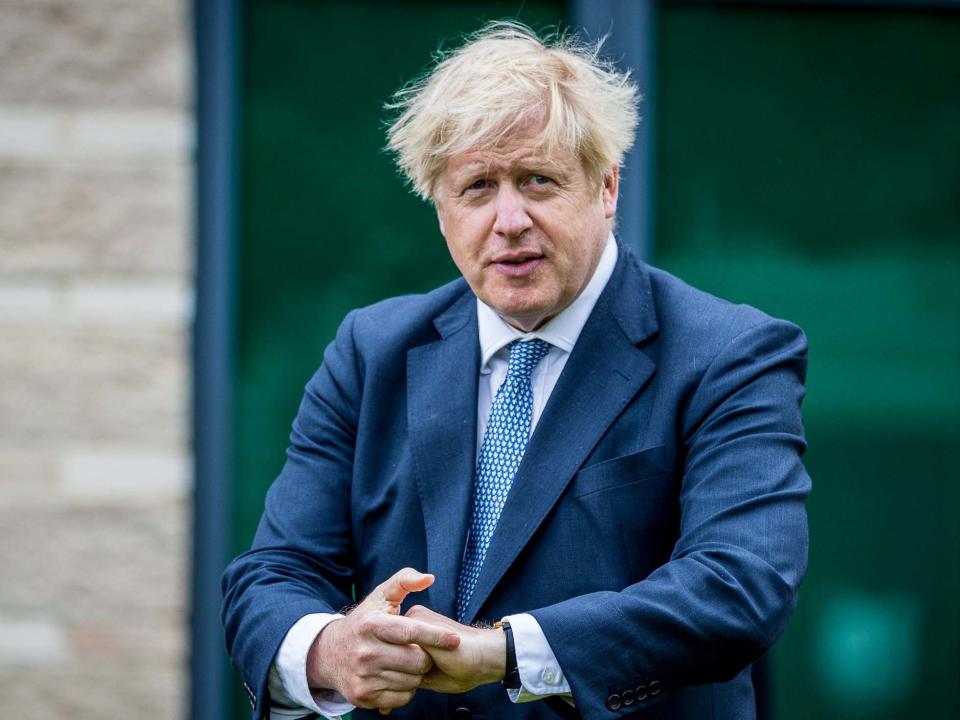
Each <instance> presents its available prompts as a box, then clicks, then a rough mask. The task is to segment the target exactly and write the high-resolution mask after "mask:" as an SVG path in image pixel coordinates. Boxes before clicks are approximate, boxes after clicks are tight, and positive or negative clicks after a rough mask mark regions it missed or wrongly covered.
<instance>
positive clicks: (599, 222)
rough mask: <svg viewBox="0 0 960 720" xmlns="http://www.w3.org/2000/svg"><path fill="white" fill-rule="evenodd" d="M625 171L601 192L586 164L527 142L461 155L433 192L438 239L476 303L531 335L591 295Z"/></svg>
mask: <svg viewBox="0 0 960 720" xmlns="http://www.w3.org/2000/svg"><path fill="white" fill-rule="evenodd" d="M617 181H618V169H617V167H616V166H614V167H613V168H611V169H610V171H609V172H608V173H607V175H606V177H605V178H604V180H603V183H602V185H601V186H599V187H598V186H597V184H596V183H595V182H594V181H592V180H591V179H590V178H588V177H587V174H586V172H585V171H584V168H583V166H582V164H581V163H580V161H579V159H578V158H576V157H574V156H572V155H567V154H557V153H554V154H553V155H551V156H550V157H547V156H545V155H544V154H542V153H541V152H540V151H538V149H537V147H536V146H535V144H534V143H533V141H532V140H530V139H526V138H525V139H522V140H520V141H518V142H516V143H513V144H508V145H507V146H506V147H503V148H496V149H490V150H478V151H475V152H467V153H463V154H461V155H456V156H454V157H452V158H451V159H450V160H448V161H447V164H446V166H445V167H444V169H443V172H441V174H440V176H439V177H438V178H437V182H436V184H435V185H434V198H433V199H434V203H435V204H436V207H437V215H438V216H439V219H440V232H441V233H443V236H444V237H445V238H446V240H447V247H448V248H449V250H450V255H451V256H452V257H453V261H454V263H456V265H457V267H458V268H459V269H460V272H461V273H462V274H463V277H464V278H465V279H466V281H467V283H468V284H469V285H470V287H471V289H472V290H473V292H474V293H476V295H477V297H479V298H480V299H481V300H482V301H483V302H485V303H486V304H487V305H489V306H490V307H492V308H493V309H494V310H496V311H497V312H498V313H499V314H500V316H501V317H503V319H504V320H506V321H507V322H508V323H510V324H511V325H513V326H514V327H516V328H518V329H520V330H523V331H531V330H535V329H537V328H539V327H541V326H542V325H543V324H544V323H546V322H548V321H549V320H550V319H551V318H553V317H554V316H556V315H557V313H559V312H560V311H561V310H563V309H564V308H566V307H567V306H568V305H569V304H570V303H571V302H573V301H574V299H575V298H576V297H577V295H579V294H580V292H581V291H582V290H583V288H584V287H586V285H587V282H589V280H590V277H591V275H593V271H594V269H595V268H596V267H597V263H598V262H599V261H600V255H601V254H602V253H603V247H604V244H605V243H606V240H607V236H608V235H609V233H610V229H611V227H612V224H613V216H614V213H615V212H616V208H617Z"/></svg>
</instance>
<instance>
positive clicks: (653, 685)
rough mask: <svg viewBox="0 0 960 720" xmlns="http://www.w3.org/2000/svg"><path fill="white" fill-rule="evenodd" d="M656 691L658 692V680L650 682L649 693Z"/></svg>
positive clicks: (655, 692)
mask: <svg viewBox="0 0 960 720" xmlns="http://www.w3.org/2000/svg"><path fill="white" fill-rule="evenodd" d="M658 692H660V681H659V680H654V681H653V682H652V683H650V694H651V695H656V694H657V693H658Z"/></svg>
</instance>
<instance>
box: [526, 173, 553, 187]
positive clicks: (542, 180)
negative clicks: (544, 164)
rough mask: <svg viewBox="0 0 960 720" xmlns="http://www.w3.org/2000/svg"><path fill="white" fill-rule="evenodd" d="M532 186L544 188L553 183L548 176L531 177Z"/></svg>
mask: <svg viewBox="0 0 960 720" xmlns="http://www.w3.org/2000/svg"><path fill="white" fill-rule="evenodd" d="M528 182H529V183H530V184H531V185H535V186H538V187H542V186H544V185H549V184H550V183H552V182H553V180H552V179H550V178H549V177H547V176H546V175H531V176H530V180H529V181H528Z"/></svg>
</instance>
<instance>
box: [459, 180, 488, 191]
mask: <svg viewBox="0 0 960 720" xmlns="http://www.w3.org/2000/svg"><path fill="white" fill-rule="evenodd" d="M489 184H490V183H488V182H487V181H486V179H484V178H480V179H479V180H474V181H473V182H472V183H470V184H469V185H467V186H466V187H465V188H464V192H467V191H470V190H484V189H486V188H487V187H488V186H489Z"/></svg>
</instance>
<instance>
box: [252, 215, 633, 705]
mask: <svg viewBox="0 0 960 720" xmlns="http://www.w3.org/2000/svg"><path fill="white" fill-rule="evenodd" d="M616 264H617V244H616V241H615V240H614V239H613V235H612V234H611V235H610V236H609V237H608V238H607V243H606V245H605V246H604V249H603V253H602V255H601V256H600V262H599V263H598V264H597V269H596V270H595V271H594V273H593V276H592V277H591V278H590V282H588V283H587V286H586V287H585V288H584V289H583V292H581V293H580V294H579V295H578V296H577V297H576V298H575V299H574V301H573V302H572V303H570V305H569V306H568V307H567V308H566V309H564V310H563V312H561V313H560V314H559V315H557V316H556V317H555V318H553V319H552V320H551V321H550V322H548V323H547V324H546V325H544V326H543V327H542V328H540V329H539V330H535V331H534V332H530V333H524V332H521V331H519V330H517V329H516V328H514V327H512V326H511V325H509V324H507V323H506V322H504V320H503V319H502V318H501V317H500V316H499V315H498V314H497V312H496V311H495V310H494V309H493V308H491V307H489V306H488V305H485V304H484V303H483V302H481V301H480V300H479V299H478V300H477V325H478V331H479V339H480V352H481V359H480V377H479V380H478V383H479V384H478V388H477V390H478V392H477V452H478V453H479V448H480V445H481V443H482V441H483V433H484V431H485V430H486V427H487V419H488V418H489V416H490V406H491V404H492V403H493V398H494V396H495V395H496V392H497V390H498V389H499V387H500V385H501V384H502V383H503V381H504V378H506V375H507V365H508V361H509V356H510V351H509V348H508V346H509V345H510V343H512V342H513V341H514V340H530V339H534V338H538V339H540V340H545V341H546V342H548V343H550V345H551V348H550V351H549V352H548V353H547V355H546V356H545V357H544V358H543V360H541V361H540V363H539V364H538V365H537V367H536V368H535V369H534V371H533V375H532V376H531V378H530V384H531V387H532V389H533V418H532V421H531V425H530V432H531V435H532V434H533V432H534V431H535V430H536V427H537V422H538V421H539V420H540V416H541V414H542V413H543V408H544V407H545V406H546V404H547V401H548V400H549V399H550V395H551V393H552V392H553V388H554V386H555V385H556V384H557V380H558V379H559V377H560V373H561V372H562V371H563V368H564V366H565V365H566V364H567V358H569V357H570V353H571V351H572V350H573V346H574V345H576V343H577V338H579V337H580V332H581V331H582V330H583V326H584V325H585V324H586V322H587V318H589V317H590V313H591V312H593V306H594V305H595V304H596V302H597V299H598V298H599V297H600V293H602V292H603V289H604V288H605V287H606V285H607V281H608V280H609V279H610V276H611V275H612V274H613V268H614V266H615V265H616ZM341 617H343V616H342V615H339V614H332V613H314V614H311V615H305V616H304V617H302V618H300V620H298V621H297V622H296V623H295V624H294V625H293V627H291V628H290V630H289V631H288V632H287V634H286V636H285V637H284V639H283V643H281V645H280V650H279V651H278V652H277V657H276V659H275V661H274V665H273V666H272V667H271V669H270V678H269V686H270V694H271V698H272V701H273V706H272V707H271V712H270V718H271V720H285V719H286V718H296V717H301V716H302V715H303V714H304V713H305V712H315V713H319V714H320V715H322V716H323V717H325V718H328V720H337V719H338V718H339V717H340V716H341V715H343V714H345V713H347V712H349V711H351V710H352V709H353V706H352V705H351V704H350V703H348V702H347V701H346V700H345V699H344V698H343V696H342V695H340V694H339V693H337V692H334V691H314V692H311V690H310V688H309V686H308V684H307V655H308V653H309V651H310V647H311V646H312V645H313V641H314V639H316V637H317V635H319V634H320V631H321V630H323V628H324V627H326V626H327V623H329V622H331V621H333V620H337V619H339V618H341ZM504 620H509V621H510V626H511V628H512V629H513V639H514V645H515V646H516V651H517V667H518V669H519V671H520V682H521V684H522V687H521V688H519V689H516V690H509V691H508V693H509V695H510V699H511V700H512V701H513V702H527V701H530V700H538V699H540V698H543V697H547V696H550V695H566V696H569V695H570V684H569V683H568V682H567V680H566V678H565V677H564V674H563V670H562V669H561V668H560V664H559V663H558V662H557V658H556V656H555V655H554V653H553V650H552V649H551V648H550V643H549V642H548V641H547V638H546V636H545V635H544V634H543V630H541V628H540V624H539V623H538V622H537V621H536V619H535V618H534V617H533V616H532V615H528V614H526V613H522V614H519V615H508V616H507V617H505V618H504Z"/></svg>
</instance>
